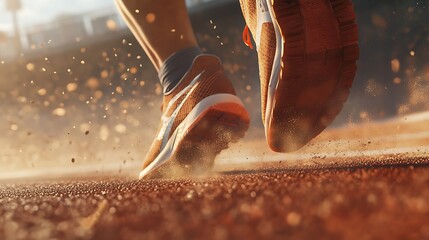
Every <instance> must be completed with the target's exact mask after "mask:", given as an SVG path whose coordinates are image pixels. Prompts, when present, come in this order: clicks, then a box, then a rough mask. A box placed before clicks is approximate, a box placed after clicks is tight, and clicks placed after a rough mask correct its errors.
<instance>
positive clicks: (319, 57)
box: [240, 0, 359, 152]
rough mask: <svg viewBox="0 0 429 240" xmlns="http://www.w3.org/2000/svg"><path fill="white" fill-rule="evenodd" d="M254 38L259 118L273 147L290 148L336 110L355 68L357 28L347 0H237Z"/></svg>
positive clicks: (246, 37) (248, 38) (308, 136)
mask: <svg viewBox="0 0 429 240" xmlns="http://www.w3.org/2000/svg"><path fill="white" fill-rule="evenodd" d="M240 4H241V7H242V10H243V15H244V18H245V20H246V23H247V27H246V28H245V31H244V32H243V40H244V41H245V43H246V44H247V45H248V46H250V47H252V48H253V46H252V43H251V36H250V33H249V29H250V31H251V33H252V35H253V38H254V41H255V42H256V48H257V51H258V61H259V72H260V80H261V95H262V97H261V102H262V119H263V122H264V125H265V133H266V137H267V141H268V144H269V146H270V147H271V149H272V150H274V151H277V152H288V151H294V150H297V149H299V148H301V147H302V146H304V145H305V144H307V143H308V142H309V141H310V140H311V139H313V138H314V137H316V136H317V135H318V134H319V133H320V132H322V131H323V130H324V129H325V128H326V127H327V126H328V125H329V124H330V123H331V122H332V121H333V120H334V119H335V117H336V116H337V115H338V113H339V112H340V111H341V109H342V107H343V104H344V103H345V101H346V100H347V98H348V95H349V93H350V88H351V86H352V82H353V80H354V78H355V74H356V70H357V67H356V61H357V59H358V57H359V47H358V28H357V24H356V22H355V12H354V9H353V4H352V2H351V0H240Z"/></svg>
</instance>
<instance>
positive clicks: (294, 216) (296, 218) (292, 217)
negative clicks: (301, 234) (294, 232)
mask: <svg viewBox="0 0 429 240" xmlns="http://www.w3.org/2000/svg"><path fill="white" fill-rule="evenodd" d="M286 221H287V223H288V224H289V225H291V226H294V227H295V226H298V225H299V224H300V223H301V215H300V214H298V213H296V212H290V213H289V214H288V215H287V217H286Z"/></svg>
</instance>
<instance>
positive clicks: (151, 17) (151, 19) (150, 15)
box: [146, 13, 156, 23]
mask: <svg viewBox="0 0 429 240" xmlns="http://www.w3.org/2000/svg"><path fill="white" fill-rule="evenodd" d="M155 20H156V15H155V14H154V13H148V14H147V15H146V22H148V23H154V22H155Z"/></svg>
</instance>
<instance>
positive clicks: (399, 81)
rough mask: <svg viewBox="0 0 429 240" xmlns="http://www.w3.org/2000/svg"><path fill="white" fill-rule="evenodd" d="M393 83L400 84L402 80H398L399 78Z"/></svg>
mask: <svg viewBox="0 0 429 240" xmlns="http://www.w3.org/2000/svg"><path fill="white" fill-rule="evenodd" d="M393 83H394V84H400V83H401V79H400V78H398V77H396V78H394V79H393Z"/></svg>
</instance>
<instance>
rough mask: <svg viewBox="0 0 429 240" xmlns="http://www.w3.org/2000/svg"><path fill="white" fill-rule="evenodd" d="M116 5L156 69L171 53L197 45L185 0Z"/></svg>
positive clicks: (142, 0) (119, 1) (129, 0)
mask: <svg viewBox="0 0 429 240" xmlns="http://www.w3.org/2000/svg"><path fill="white" fill-rule="evenodd" d="M115 2H116V4H117V6H118V8H119V10H120V12H121V14H122V16H123V17H124V19H125V21H126V22H127V24H128V27H129V28H130V29H131V31H132V32H133V34H134V36H135V37H136V38H137V40H138V41H139V43H140V45H141V46H142V47H143V49H144V50H145V52H146V54H147V55H148V56H149V58H150V60H151V61H152V63H153V65H154V66H155V68H156V69H157V70H159V68H160V66H161V64H162V63H163V62H164V61H165V60H166V59H167V58H168V57H169V56H170V55H171V54H173V53H175V52H177V51H180V50H182V49H185V48H189V47H193V46H197V41H196V39H195V35H194V32H193V29H192V26H191V23H190V20H189V16H188V11H187V9H186V4H185V1H184V0H174V1H172V0H115Z"/></svg>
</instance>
